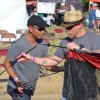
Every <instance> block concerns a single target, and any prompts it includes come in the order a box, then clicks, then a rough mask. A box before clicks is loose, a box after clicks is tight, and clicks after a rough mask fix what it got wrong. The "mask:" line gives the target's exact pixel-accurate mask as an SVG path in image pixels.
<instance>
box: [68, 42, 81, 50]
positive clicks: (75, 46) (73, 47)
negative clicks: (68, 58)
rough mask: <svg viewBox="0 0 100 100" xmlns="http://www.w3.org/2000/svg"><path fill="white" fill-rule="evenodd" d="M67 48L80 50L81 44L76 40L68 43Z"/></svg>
mask: <svg viewBox="0 0 100 100" xmlns="http://www.w3.org/2000/svg"><path fill="white" fill-rule="evenodd" d="M67 48H68V49H70V50H75V49H76V50H79V49H80V46H79V45H77V44H76V43H74V42H69V43H68V44H67Z"/></svg>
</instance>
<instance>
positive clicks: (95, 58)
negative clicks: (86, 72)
mask: <svg viewBox="0 0 100 100" xmlns="http://www.w3.org/2000/svg"><path fill="white" fill-rule="evenodd" d="M68 58H75V59H78V60H81V61H86V62H89V63H90V64H92V65H93V66H95V67H96V68H98V69H100V54H98V53H83V52H75V51H69V52H68V54H67V59H68Z"/></svg>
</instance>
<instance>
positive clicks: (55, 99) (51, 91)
mask: <svg viewBox="0 0 100 100" xmlns="http://www.w3.org/2000/svg"><path fill="white" fill-rule="evenodd" d="M3 70H4V69H3V68H0V72H2V71H3ZM48 74H50V73H48ZM96 75H97V77H98V84H99V86H100V78H99V77H100V70H97V71H96ZM7 79H8V75H7V73H6V72H5V73H4V74H2V75H1V76H0V100H11V98H10V96H9V95H8V94H7V93H5V92H6V85H7ZM62 84H63V72H60V73H56V74H52V75H50V76H47V77H40V78H39V80H38V82H37V86H36V91H35V94H34V96H32V100H61V93H62ZM98 100H100V96H99V95H98Z"/></svg>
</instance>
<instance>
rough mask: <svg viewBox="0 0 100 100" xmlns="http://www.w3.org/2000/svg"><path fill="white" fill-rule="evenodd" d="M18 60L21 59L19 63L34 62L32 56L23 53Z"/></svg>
mask: <svg viewBox="0 0 100 100" xmlns="http://www.w3.org/2000/svg"><path fill="white" fill-rule="evenodd" d="M20 57H21V58H20ZM17 58H20V59H18V60H17V61H29V62H32V56H31V55H30V54H25V53H22V54H21V55H19V56H18V57H17Z"/></svg>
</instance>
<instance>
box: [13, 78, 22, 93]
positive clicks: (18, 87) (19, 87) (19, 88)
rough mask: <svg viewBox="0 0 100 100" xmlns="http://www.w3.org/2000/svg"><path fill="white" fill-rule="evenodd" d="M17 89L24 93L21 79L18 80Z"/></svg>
mask: <svg viewBox="0 0 100 100" xmlns="http://www.w3.org/2000/svg"><path fill="white" fill-rule="evenodd" d="M15 82H16V85H17V89H18V91H19V92H20V93H23V85H22V84H21V82H20V80H19V79H18V80H16V81H15Z"/></svg>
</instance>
